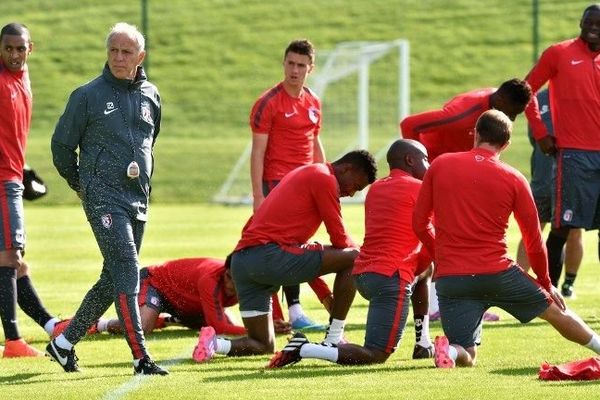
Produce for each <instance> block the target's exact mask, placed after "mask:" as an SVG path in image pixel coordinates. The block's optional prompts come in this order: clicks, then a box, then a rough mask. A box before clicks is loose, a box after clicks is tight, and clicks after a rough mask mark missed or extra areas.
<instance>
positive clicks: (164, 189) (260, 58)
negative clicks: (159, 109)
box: [0, 0, 587, 204]
mask: <svg viewBox="0 0 600 400" xmlns="http://www.w3.org/2000/svg"><path fill="white" fill-rule="evenodd" d="M149 3H150V47H151V53H150V60H151V64H150V65H151V66H150V76H151V79H152V80H153V81H154V82H156V83H157V84H158V85H159V88H160V90H161V93H162V96H163V99H164V123H163V132H162V137H161V138H160V140H159V142H158V144H157V149H156V159H157V167H156V175H155V185H154V186H155V191H154V199H155V200H156V201H158V202H204V201H208V200H209V199H210V197H211V196H212V195H213V194H214V193H215V192H216V190H217V189H218V187H219V185H220V184H221V183H222V182H223V180H224V178H225V176H226V174H227V172H228V171H229V168H230V166H231V164H232V163H233V162H234V161H235V160H236V159H237V157H238V155H239V154H240V152H241V151H242V149H243V147H244V146H245V144H246V142H247V140H248V138H249V133H248V128H247V126H246V120H247V114H248V110H249V107H250V105H251V104H252V102H253V100H254V99H255V98H256V97H257V95H258V94H260V93H261V92H262V91H263V90H264V89H266V88H267V87H269V86H270V85H272V84H273V83H275V82H276V81H277V80H278V79H280V77H281V65H280V59H281V52H282V49H283V48H284V47H285V45H286V44H287V43H288V42H289V40H290V39H292V38H296V37H308V38H310V39H311V40H312V41H313V42H314V43H315V44H316V46H317V48H319V49H326V48H332V47H333V46H335V44H336V43H338V42H341V41H349V40H393V39H396V38H399V37H402V38H406V39H408V40H409V41H410V43H411V56H412V58H411V68H412V76H411V80H412V111H421V110H424V109H427V108H431V107H438V106H439V105H440V104H441V103H442V102H443V101H445V100H446V99H448V98H449V97H451V96H452V95H454V94H456V93H458V92H461V91H465V90H469V89H472V88H475V87H484V86H494V85H498V84H499V83H500V82H502V81H503V80H505V79H507V78H509V77H512V76H524V75H525V74H526V73H527V71H528V70H529V68H530V66H531V62H532V61H531V60H532V46H531V36H532V35H531V19H532V18H531V4H530V3H531V2H530V1H528V0H509V1H503V2H481V1H477V0H456V1H452V2H445V1H439V0H437V1H433V0H426V1H416V0H393V1H390V0H373V1H369V2H366V1H361V0H328V1H324V0H320V1H311V2H295V3H293V4H290V3H288V2H279V1H272V0H270V1H258V0H244V1H242V0H205V1H194V2H190V1H185V0H170V1H168V2H158V1H149ZM75 4H77V6H75ZM586 5H587V3H586V2H583V1H572V2H563V1H559V0H549V1H544V2H543V4H542V6H541V27H542V47H545V46H546V45H547V44H549V43H551V42H554V41H556V40H559V39H562V38H567V37H571V36H573V35H575V34H576V33H577V20H578V18H579V15H580V12H581V10H582V9H583V8H584V7H585V6H586ZM139 14H140V6H139V2H138V1H130V2H121V1H116V0H107V1H103V2H97V1H95V0H81V1H78V2H77V3H75V2H72V1H67V0H57V1H53V2H47V1H41V0H38V1H34V0H23V1H14V0H12V1H11V0H7V1H3V2H2V5H0V15H1V16H2V17H1V18H0V21H5V22H6V21H11V20H20V21H24V22H25V23H27V24H29V26H30V27H31V30H32V34H33V37H34V40H35V42H36V53H35V54H34V55H33V56H32V58H31V62H30V65H31V75H32V81H33V87H34V90H35V94H36V97H35V113H34V122H33V131H32V135H31V139H30V145H29V152H28V158H29V160H30V162H31V163H32V164H33V165H34V166H35V167H36V168H37V169H39V170H40V172H41V173H42V174H43V176H44V177H45V178H46V179H47V181H48V183H49V185H50V195H49V196H48V198H47V199H46V200H45V201H44V203H45V204H55V203H65V202H75V201H76V199H75V196H73V195H72V194H69V193H68V190H67V188H66V185H65V184H64V183H63V182H61V180H60V178H59V177H58V176H57V174H56V173H55V171H54V169H53V167H52V165H51V158H50V155H49V150H48V148H49V146H48V142H49V137H50V135H51V132H52V130H53V126H54V124H55V122H56V120H57V118H58V116H59V115H60V113H61V112H62V110H63V108H64V105H65V102H66V99H67V97H68V95H69V93H70V92H71V91H72V90H73V89H74V88H75V87H76V86H78V85H80V84H82V83H84V82H85V81H87V80H89V79H92V78H93V77H95V76H96V75H97V74H98V73H99V71H100V69H101V67H102V64H103V62H104V50H103V38H104V36H105V34H106V31H107V30H108V28H109V26H110V25H111V24H113V23H114V22H116V21H118V20H127V21H130V22H133V23H138V24H139V21H140V17H139ZM371 79H375V80H376V79H381V78H380V77H377V76H373V77H371ZM521 119H522V118H521ZM523 130H524V128H523V122H522V121H520V122H519V123H518V124H517V129H516V135H515V139H514V146H513V149H512V150H511V151H510V152H509V153H508V154H507V155H506V159H507V160H509V161H510V162H512V163H515V164H517V165H518V166H519V168H521V169H522V170H523V171H524V172H527V170H528V166H527V162H526V154H527V152H528V148H527V144H526V141H525V140H524V138H523ZM325 134H326V132H325Z"/></svg>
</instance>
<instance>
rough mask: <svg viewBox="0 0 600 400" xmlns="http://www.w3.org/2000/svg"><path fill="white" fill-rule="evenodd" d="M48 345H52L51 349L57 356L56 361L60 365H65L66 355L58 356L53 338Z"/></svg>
mask: <svg viewBox="0 0 600 400" xmlns="http://www.w3.org/2000/svg"><path fill="white" fill-rule="evenodd" d="M50 346H52V350H54V354H56V357H57V358H58V362H59V363H60V365H62V366H65V365H67V357H61V356H60V353H59V352H58V349H57V348H56V346H55V345H54V340H52V341H51V342H50Z"/></svg>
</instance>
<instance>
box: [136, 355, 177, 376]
mask: <svg viewBox="0 0 600 400" xmlns="http://www.w3.org/2000/svg"><path fill="white" fill-rule="evenodd" d="M133 374H134V375H169V371H167V370H166V369H163V368H161V367H159V366H158V365H156V363H155V362H154V361H152V359H151V358H150V357H148V356H146V357H144V358H142V359H141V360H140V361H139V363H138V365H137V367H136V366H135V364H134V365H133Z"/></svg>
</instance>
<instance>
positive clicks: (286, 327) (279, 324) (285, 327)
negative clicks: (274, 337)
mask: <svg viewBox="0 0 600 400" xmlns="http://www.w3.org/2000/svg"><path fill="white" fill-rule="evenodd" d="M273 325H274V327H275V333H278V334H287V333H290V332H292V324H290V323H289V322H285V321H284V320H281V319H278V320H275V321H273Z"/></svg>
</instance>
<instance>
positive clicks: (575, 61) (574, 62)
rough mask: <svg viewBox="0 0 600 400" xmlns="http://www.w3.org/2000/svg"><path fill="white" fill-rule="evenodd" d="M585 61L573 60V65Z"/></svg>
mask: <svg viewBox="0 0 600 400" xmlns="http://www.w3.org/2000/svg"><path fill="white" fill-rule="evenodd" d="M582 62H583V60H571V65H577V64H581V63H582Z"/></svg>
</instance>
